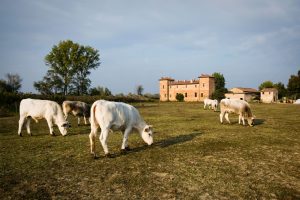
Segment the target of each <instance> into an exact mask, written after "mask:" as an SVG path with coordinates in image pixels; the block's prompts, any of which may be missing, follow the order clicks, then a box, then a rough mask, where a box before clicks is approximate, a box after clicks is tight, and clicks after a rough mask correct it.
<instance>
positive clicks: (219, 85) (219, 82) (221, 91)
mask: <svg viewBox="0 0 300 200" xmlns="http://www.w3.org/2000/svg"><path fill="white" fill-rule="evenodd" d="M212 76H214V77H215V91H214V93H213V94H212V99H217V100H219V101H220V100H221V99H224V98H225V93H227V92H228V90H227V88H225V78H224V76H223V74H221V73H218V72H215V73H213V74H212Z"/></svg>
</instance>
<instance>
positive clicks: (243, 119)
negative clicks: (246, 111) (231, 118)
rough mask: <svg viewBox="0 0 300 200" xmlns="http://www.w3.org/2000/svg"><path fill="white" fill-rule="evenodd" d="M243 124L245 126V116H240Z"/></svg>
mask: <svg viewBox="0 0 300 200" xmlns="http://www.w3.org/2000/svg"><path fill="white" fill-rule="evenodd" d="M242 121H243V125H244V126H245V118H244V117H243V116H242Z"/></svg>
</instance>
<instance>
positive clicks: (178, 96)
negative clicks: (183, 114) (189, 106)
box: [176, 93, 184, 102]
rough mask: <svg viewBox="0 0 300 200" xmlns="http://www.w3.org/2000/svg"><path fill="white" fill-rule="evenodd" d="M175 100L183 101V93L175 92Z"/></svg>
mask: <svg viewBox="0 0 300 200" xmlns="http://www.w3.org/2000/svg"><path fill="white" fill-rule="evenodd" d="M176 100H177V101H180V102H182V101H184V95H183V94H181V93H177V94H176Z"/></svg>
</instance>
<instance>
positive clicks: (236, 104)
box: [220, 99, 254, 126]
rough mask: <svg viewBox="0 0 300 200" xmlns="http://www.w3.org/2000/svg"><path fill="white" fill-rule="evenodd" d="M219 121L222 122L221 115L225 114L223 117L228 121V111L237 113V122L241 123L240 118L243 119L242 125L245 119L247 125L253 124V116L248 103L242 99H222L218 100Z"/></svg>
mask: <svg viewBox="0 0 300 200" xmlns="http://www.w3.org/2000/svg"><path fill="white" fill-rule="evenodd" d="M220 110H221V114H220V121H221V123H223V117H224V115H225V119H226V120H227V121H228V123H230V121H229V118H228V115H229V113H236V114H238V115H239V124H241V120H242V121H243V125H245V119H247V121H248V124H249V126H253V125H254V123H253V120H254V116H253V115H252V112H251V109H250V105H249V104H248V103H247V102H246V101H244V100H239V99H222V100H221V102H220Z"/></svg>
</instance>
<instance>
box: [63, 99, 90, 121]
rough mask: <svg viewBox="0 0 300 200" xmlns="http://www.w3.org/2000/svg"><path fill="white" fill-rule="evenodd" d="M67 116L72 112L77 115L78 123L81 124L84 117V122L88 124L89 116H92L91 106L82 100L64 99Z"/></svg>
mask: <svg viewBox="0 0 300 200" xmlns="http://www.w3.org/2000/svg"><path fill="white" fill-rule="evenodd" d="M62 108H63V112H64V115H65V118H66V119H67V118H68V114H69V113H72V114H73V115H74V116H75V117H77V125H78V126H79V125H80V117H83V118H84V124H87V120H86V119H87V118H89V117H90V106H89V105H88V104H86V103H84V102H81V101H64V102H63V104H62Z"/></svg>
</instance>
